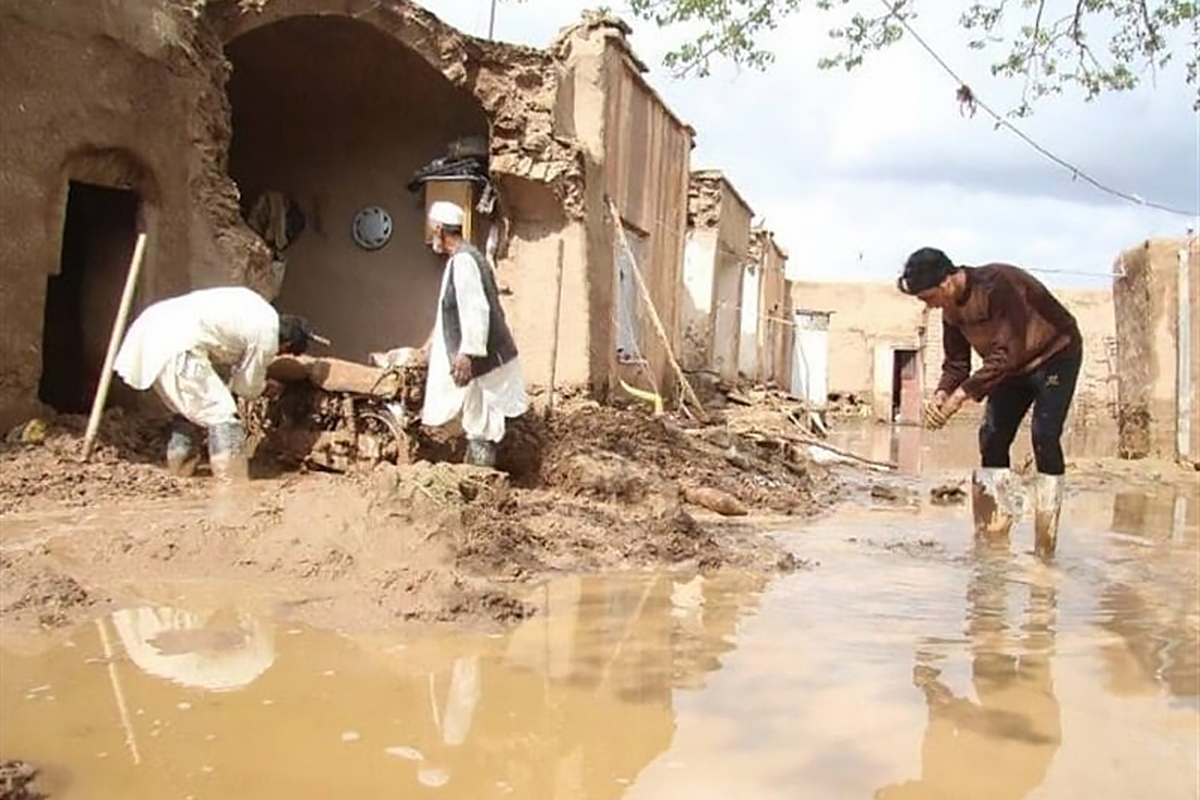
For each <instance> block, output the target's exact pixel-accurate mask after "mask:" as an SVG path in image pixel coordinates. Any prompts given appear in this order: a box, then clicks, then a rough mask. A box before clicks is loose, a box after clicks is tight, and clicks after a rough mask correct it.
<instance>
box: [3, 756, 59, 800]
mask: <svg viewBox="0 0 1200 800" xmlns="http://www.w3.org/2000/svg"><path fill="white" fill-rule="evenodd" d="M37 776H38V769H37V767H35V766H33V765H32V764H30V763H29V762H27V761H19V760H16V759H8V760H5V761H0V800H44V798H46V797H48V795H45V794H43V793H41V792H39V791H37V789H36V788H35V787H34V786H33V785H32V784H33V782H34V781H36V780H37Z"/></svg>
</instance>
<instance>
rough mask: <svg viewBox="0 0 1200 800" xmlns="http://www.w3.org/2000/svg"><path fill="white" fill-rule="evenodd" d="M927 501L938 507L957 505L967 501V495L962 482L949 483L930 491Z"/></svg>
mask: <svg viewBox="0 0 1200 800" xmlns="http://www.w3.org/2000/svg"><path fill="white" fill-rule="evenodd" d="M929 500H930V502H932V503H933V504H934V505H938V506H952V505H959V504H961V503H965V502H966V501H967V493H966V490H964V489H963V482H962V481H949V482H947V483H943V484H941V485H939V486H934V487H933V488H932V489H930V490H929Z"/></svg>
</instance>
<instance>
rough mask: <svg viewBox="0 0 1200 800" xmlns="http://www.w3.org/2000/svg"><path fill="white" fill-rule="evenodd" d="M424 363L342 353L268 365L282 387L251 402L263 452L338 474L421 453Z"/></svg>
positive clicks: (250, 415) (251, 423)
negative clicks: (376, 361)
mask: <svg viewBox="0 0 1200 800" xmlns="http://www.w3.org/2000/svg"><path fill="white" fill-rule="evenodd" d="M425 374H426V368H425V367H424V366H387V367H375V366H369V365H366V364H358V363H355V362H352V361H344V360H341V359H336V358H316V357H306V356H302V357H291V356H289V357H282V358H278V359H276V360H275V361H274V362H273V363H272V364H271V367H270V369H269V370H268V377H270V378H271V379H272V380H274V381H277V382H278V384H279V386H281V387H282V390H281V391H278V392H273V393H270V396H264V397H260V398H258V399H257V400H255V401H253V402H252V403H249V404H248V407H247V408H246V409H245V415H246V418H247V422H248V429H249V432H250V434H251V436H252V437H254V438H256V439H258V440H259V443H258V448H257V451H256V452H257V453H259V454H269V455H270V456H272V457H274V458H275V460H276V461H278V462H279V463H280V464H282V465H283V466H291V467H295V466H300V465H305V466H309V467H315V468H318V469H325V470H331V471H335V472H347V471H350V470H352V469H356V468H362V467H365V468H370V467H372V466H374V465H376V464H379V463H380V462H389V463H392V464H405V463H409V462H411V461H412V460H413V458H414V456H415V453H416V447H417V444H416V432H417V429H418V428H419V424H420V411H421V404H422V402H423V399H424V390H425Z"/></svg>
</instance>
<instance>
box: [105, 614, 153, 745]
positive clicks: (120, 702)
mask: <svg viewBox="0 0 1200 800" xmlns="http://www.w3.org/2000/svg"><path fill="white" fill-rule="evenodd" d="M96 630H98V631H99V632H100V646H101V647H102V648H104V660H105V661H106V662H107V663H108V680H109V682H110V683H111V684H112V692H113V700H114V701H116V704H117V714H118V715H119V716H120V717H121V727H122V728H124V729H125V744H126V746H127V747H128V748H129V757H130V758H132V759H133V763H134V764H141V763H142V754H141V752H140V751H139V750H138V744H137V737H136V736H135V735H134V733H133V723H132V722H130V719H129V706H128V704H127V703H126V702H125V692H124V691H122V690H121V680H120V678H119V677H118V676H117V659H116V656H115V654H114V653H113V647H112V642H110V641H109V638H108V629H107V628H105V627H104V620H102V619H97V620H96Z"/></svg>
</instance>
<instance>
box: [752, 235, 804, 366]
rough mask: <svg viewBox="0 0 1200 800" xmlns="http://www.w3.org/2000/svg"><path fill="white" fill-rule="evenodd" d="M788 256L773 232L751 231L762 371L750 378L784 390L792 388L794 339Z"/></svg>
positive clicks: (758, 344) (757, 334)
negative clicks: (755, 273)
mask: <svg viewBox="0 0 1200 800" xmlns="http://www.w3.org/2000/svg"><path fill="white" fill-rule="evenodd" d="M787 259H788V256H787V252H786V251H785V250H784V249H783V248H782V247H780V246H779V243H778V242H776V241H775V234H774V233H772V232H771V231H769V230H766V229H765V228H756V229H755V230H754V231H753V232H752V234H751V241H750V260H751V263H752V264H753V265H754V268H755V269H756V270H757V272H758V274H759V275H760V278H759V297H758V325H757V329H756V345H757V348H758V358H757V360H758V365H759V372H758V374H756V375H753V374H748V377H753V378H754V379H755V380H757V381H759V382H761V383H766V384H774V385H775V386H778V387H781V388H784V389H789V388H791V376H792V367H793V365H792V350H793V346H794V342H795V335H794V328H795V322H794V319H793V304H792V290H791V287H792V282H791V281H789V280H788V278H787Z"/></svg>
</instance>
